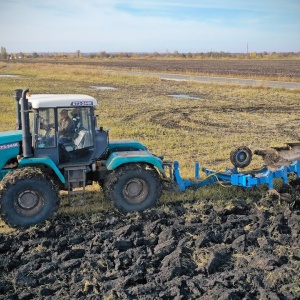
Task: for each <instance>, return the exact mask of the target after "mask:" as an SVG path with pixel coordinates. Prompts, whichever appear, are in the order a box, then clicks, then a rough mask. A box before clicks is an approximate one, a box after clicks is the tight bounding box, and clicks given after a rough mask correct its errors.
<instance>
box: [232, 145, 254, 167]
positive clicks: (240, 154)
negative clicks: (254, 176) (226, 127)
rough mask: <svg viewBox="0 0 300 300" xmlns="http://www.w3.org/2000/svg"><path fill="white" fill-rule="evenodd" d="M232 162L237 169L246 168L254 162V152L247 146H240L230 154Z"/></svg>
mask: <svg viewBox="0 0 300 300" xmlns="http://www.w3.org/2000/svg"><path fill="white" fill-rule="evenodd" d="M230 161H231V163H232V164H233V165H234V166H235V167H237V168H246V167H247V166H249V164H250V163H251V161H252V151H251V150H250V149H249V148H248V147H246V146H240V147H238V148H236V149H234V150H232V151H231V152H230Z"/></svg>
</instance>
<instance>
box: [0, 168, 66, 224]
mask: <svg viewBox="0 0 300 300" xmlns="http://www.w3.org/2000/svg"><path fill="white" fill-rule="evenodd" d="M0 186H1V190H0V215H1V218H2V219H3V221H4V222H5V223H7V224H8V225H10V226H11V227H18V228H27V227H29V226H32V225H35V224H40V223H43V222H44V221H45V220H47V219H50V218H51V217H52V216H53V215H54V213H55V212H56V211H57V210H58V207H59V203H60V198H59V193H58V188H57V186H56V185H55V183H54V181H53V180H52V179H51V178H50V177H49V176H48V175H47V174H45V173H43V172H42V171H41V169H38V168H31V167H27V168H22V169H17V170H15V171H12V172H10V173H8V174H6V176H5V177H4V178H3V180H2V181H1V185H0Z"/></svg>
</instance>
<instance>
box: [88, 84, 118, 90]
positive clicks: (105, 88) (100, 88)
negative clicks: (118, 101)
mask: <svg viewBox="0 0 300 300" xmlns="http://www.w3.org/2000/svg"><path fill="white" fill-rule="evenodd" d="M90 87H91V88H93V89H96V90H101V91H108V90H117V88H114V87H111V86H96V85H92V86H90Z"/></svg>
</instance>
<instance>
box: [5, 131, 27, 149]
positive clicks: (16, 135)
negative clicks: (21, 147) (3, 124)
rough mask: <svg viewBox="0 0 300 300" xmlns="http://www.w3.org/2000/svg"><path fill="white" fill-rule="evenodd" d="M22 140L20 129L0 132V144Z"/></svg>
mask: <svg viewBox="0 0 300 300" xmlns="http://www.w3.org/2000/svg"><path fill="white" fill-rule="evenodd" d="M21 141H22V130H12V131H5V132H0V146H2V148H3V145H8V147H9V144H13V143H16V142H21Z"/></svg>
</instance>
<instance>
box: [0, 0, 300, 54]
mask: <svg viewBox="0 0 300 300" xmlns="http://www.w3.org/2000/svg"><path fill="white" fill-rule="evenodd" d="M297 3H299V2H298V0H297V1H296V0H286V1H284V2H283V1H281V0H272V1H271V0H265V1H258V0H252V1H248V0H247V1H245V0H241V1H236V0H228V1H220V0H202V1H196V0H194V1H193V0H186V1H178V0H162V1H158V0H157V1H155V0H143V1H138V0H122V1H121V0H101V1H99V0H87V1H79V0H60V1H57V0H52V1H49V0H44V1H40V0H28V1H26V2H24V1H20V0H0V4H1V10H0V41H1V43H3V44H2V45H1V46H4V47H6V48H7V50H8V51H12V52H15V51H23V52H32V51H57V52H69V51H76V50H77V49H80V50H81V51H86V52H89V51H91V52H93V51H101V50H104V51H108V52H112V51H130V52H138V51H139V52H144V51H159V52H164V51H166V50H169V51H174V50H177V51H180V52H197V51H199V52H202V51H210V50H213V51H230V52H240V51H245V48H246V44H247V43H249V44H250V45H252V46H253V51H299V48H300V42H299V39H298V35H299V34H298V29H299V28H300V24H299V22H300V21H299V17H298V16H299V7H300V5H299V4H297ZM280 41H284V43H281V44H280ZM297 47H298V48H297ZM289 49H290V50H289ZM297 49H298V50H297Z"/></svg>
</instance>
